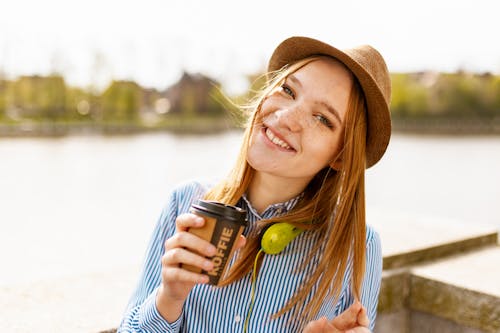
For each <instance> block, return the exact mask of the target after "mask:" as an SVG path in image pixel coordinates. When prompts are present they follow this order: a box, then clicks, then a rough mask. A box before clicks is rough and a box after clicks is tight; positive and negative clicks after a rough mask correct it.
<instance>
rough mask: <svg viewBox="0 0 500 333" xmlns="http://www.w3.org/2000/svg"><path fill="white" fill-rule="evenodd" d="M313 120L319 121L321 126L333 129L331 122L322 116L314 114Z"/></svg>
mask: <svg viewBox="0 0 500 333" xmlns="http://www.w3.org/2000/svg"><path fill="white" fill-rule="evenodd" d="M314 118H316V120H317V121H319V122H320V123H321V124H322V125H324V126H326V127H328V128H333V124H332V123H331V121H330V120H328V118H326V117H325V116H323V115H322V114H316V115H314Z"/></svg>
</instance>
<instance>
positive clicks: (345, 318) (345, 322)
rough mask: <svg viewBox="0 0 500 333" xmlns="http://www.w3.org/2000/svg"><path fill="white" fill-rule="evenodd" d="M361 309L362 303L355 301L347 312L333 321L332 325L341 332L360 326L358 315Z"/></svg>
mask: <svg viewBox="0 0 500 333" xmlns="http://www.w3.org/2000/svg"><path fill="white" fill-rule="evenodd" d="M361 308H362V306H361V303H360V302H359V301H355V302H354V303H353V304H352V305H351V306H350V307H348V308H347V310H345V311H344V312H342V313H341V314H340V315H338V316H337V317H335V318H334V319H333V320H332V325H333V326H334V327H335V328H336V329H339V330H348V329H350V328H354V327H356V326H358V314H359V312H360V311H361Z"/></svg>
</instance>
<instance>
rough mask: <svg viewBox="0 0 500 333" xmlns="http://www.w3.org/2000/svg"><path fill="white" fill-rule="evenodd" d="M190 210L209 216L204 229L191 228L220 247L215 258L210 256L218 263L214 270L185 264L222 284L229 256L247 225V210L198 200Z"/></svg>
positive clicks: (214, 282)
mask: <svg viewBox="0 0 500 333" xmlns="http://www.w3.org/2000/svg"><path fill="white" fill-rule="evenodd" d="M190 211H191V213H193V214H196V215H199V216H202V217H203V218H204V219H205V225H204V226H203V227H202V228H190V229H189V230H188V231H189V232H190V233H192V234H194V235H197V236H198V237H200V238H203V239H205V240H207V241H209V242H210V243H212V244H213V245H214V246H215V247H216V248H217V252H216V254H215V255H214V256H213V257H211V258H208V259H210V260H212V262H213V264H214V268H213V269H212V270H211V271H204V270H202V269H200V268H198V267H193V266H191V265H182V267H183V268H185V269H187V270H190V271H192V272H196V273H203V274H207V275H208V277H209V282H208V283H209V284H212V285H219V281H220V280H221V277H223V276H224V273H225V271H226V268H227V264H228V262H229V259H230V258H231V256H232V255H233V252H234V245H235V243H236V240H237V239H238V238H239V237H240V235H241V233H242V232H243V229H245V226H246V224H247V221H246V210H244V209H241V208H239V207H235V206H231V205H226V204H222V203H220V202H215V201H206V200H198V201H197V202H196V203H194V204H192V205H191V210H190Z"/></svg>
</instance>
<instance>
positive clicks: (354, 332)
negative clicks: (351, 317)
mask: <svg viewBox="0 0 500 333" xmlns="http://www.w3.org/2000/svg"><path fill="white" fill-rule="evenodd" d="M345 333H371V332H370V330H369V329H368V328H366V327H362V326H358V327H354V328H352V329H350V330H347V331H345Z"/></svg>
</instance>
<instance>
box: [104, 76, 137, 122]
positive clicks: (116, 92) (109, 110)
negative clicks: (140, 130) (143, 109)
mask: <svg viewBox="0 0 500 333" xmlns="http://www.w3.org/2000/svg"><path fill="white" fill-rule="evenodd" d="M141 97H142V94H141V88H140V87H139V85H138V84H137V83H135V82H131V81H113V82H111V84H110V85H109V87H108V88H107V89H106V90H105V91H104V93H103V94H102V95H101V107H102V119H103V120H104V121H111V120H113V121H134V120H136V119H137V117H138V111H139V108H140V105H141Z"/></svg>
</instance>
